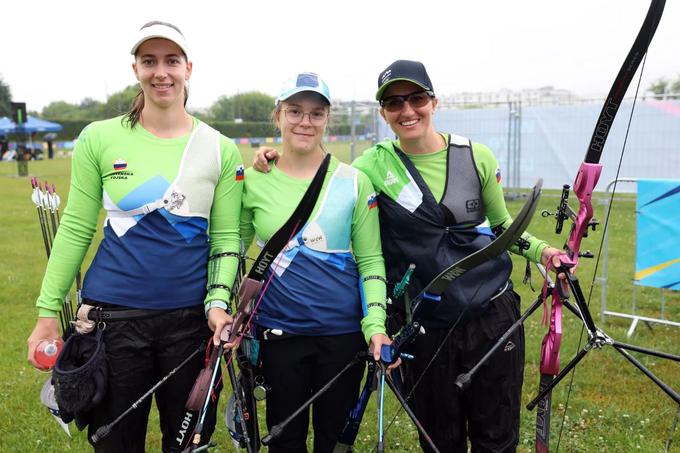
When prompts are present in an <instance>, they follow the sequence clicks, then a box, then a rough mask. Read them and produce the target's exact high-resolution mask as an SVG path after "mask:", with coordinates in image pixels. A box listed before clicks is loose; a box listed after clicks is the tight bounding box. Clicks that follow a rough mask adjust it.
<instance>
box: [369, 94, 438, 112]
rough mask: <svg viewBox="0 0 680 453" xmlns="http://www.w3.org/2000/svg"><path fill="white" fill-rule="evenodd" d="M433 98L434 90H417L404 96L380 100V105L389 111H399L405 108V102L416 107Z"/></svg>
mask: <svg viewBox="0 0 680 453" xmlns="http://www.w3.org/2000/svg"><path fill="white" fill-rule="evenodd" d="M431 98H434V93H433V92H432V91H416V92H414V93H409V94H405V95H403V96H388V97H386V98H383V99H381V100H380V106H381V107H382V108H384V109H385V110H387V111H388V112H398V111H400V110H401V109H403V108H404V104H405V103H406V102H408V104H409V105H410V106H411V107H412V108H414V109H417V108H420V107H423V106H424V105H425V104H427V103H428V102H429V101H430V99H431Z"/></svg>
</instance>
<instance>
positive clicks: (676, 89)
mask: <svg viewBox="0 0 680 453" xmlns="http://www.w3.org/2000/svg"><path fill="white" fill-rule="evenodd" d="M671 93H673V94H672V95H671V96H670V98H671V99H680V74H679V75H678V78H677V79H675V81H674V82H673V84H672V85H671Z"/></svg>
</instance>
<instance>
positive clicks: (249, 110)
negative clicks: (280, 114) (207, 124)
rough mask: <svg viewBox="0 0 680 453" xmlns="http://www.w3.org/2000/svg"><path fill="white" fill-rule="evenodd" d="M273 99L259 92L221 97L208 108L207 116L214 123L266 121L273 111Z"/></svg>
mask: <svg viewBox="0 0 680 453" xmlns="http://www.w3.org/2000/svg"><path fill="white" fill-rule="evenodd" d="M274 100H275V99H274V97H272V96H270V95H268V94H265V93H261V92H259V91H249V92H247V93H240V94H236V95H234V96H231V97H228V96H222V97H220V98H219V99H218V100H217V101H215V103H214V104H213V105H212V106H210V109H209V110H208V114H209V116H210V117H211V118H212V119H213V120H216V121H232V120H234V119H236V118H240V119H242V120H243V121H268V120H269V117H270V115H271V111H272V110H273V109H274Z"/></svg>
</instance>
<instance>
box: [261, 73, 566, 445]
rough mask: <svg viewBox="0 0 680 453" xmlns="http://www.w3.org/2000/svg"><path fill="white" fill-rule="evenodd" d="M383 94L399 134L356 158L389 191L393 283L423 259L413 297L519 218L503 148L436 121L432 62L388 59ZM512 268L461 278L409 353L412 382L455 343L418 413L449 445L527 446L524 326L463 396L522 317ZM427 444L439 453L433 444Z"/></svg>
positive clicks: (531, 242) (386, 214)
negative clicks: (505, 181) (508, 196)
mask: <svg viewBox="0 0 680 453" xmlns="http://www.w3.org/2000/svg"><path fill="white" fill-rule="evenodd" d="M376 99H377V100H378V101H379V102H380V107H381V108H380V114H381V116H382V117H383V118H384V119H385V121H386V122H387V124H388V125H389V126H390V128H391V129H392V131H394V133H395V135H396V136H397V140H387V141H384V142H381V143H378V144H376V145H375V146H373V147H372V148H370V149H368V150H367V151H365V152H364V153H363V155H362V156H361V157H359V158H357V159H356V160H355V161H354V163H353V164H352V165H353V166H354V167H356V168H359V169H360V170H362V171H363V172H364V173H366V174H367V175H368V177H369V178H370V179H371V182H372V183H373V186H374V187H375V189H376V192H378V204H379V206H380V231H381V239H382V248H383V254H384V256H385V263H386V267H387V275H388V281H390V282H398V281H399V280H400V279H401V277H402V275H403V274H404V272H405V271H406V269H407V268H408V266H409V264H410V263H414V264H415V265H416V268H415V272H414V273H413V276H412V278H411V284H410V285H409V288H408V292H409V294H410V295H411V296H412V297H413V296H415V295H416V294H418V293H419V292H420V290H421V289H422V288H423V287H424V285H426V284H427V283H428V282H429V281H431V280H432V279H433V278H434V277H435V276H436V275H437V274H438V273H439V272H440V271H441V270H442V269H444V268H446V267H448V266H450V265H451V264H452V263H454V262H456V261H457V260H458V259H460V258H462V257H464V256H466V255H469V254H470V253H472V252H473V251H474V250H476V249H477V248H479V247H481V246H483V245H484V244H486V243H488V242H489V241H491V240H492V237H493V231H499V228H505V227H507V226H508V225H509V224H510V223H511V222H512V219H511V217H510V214H509V213H508V211H507V208H506V206H505V201H504V198H503V189H502V185H501V174H500V169H499V166H498V162H497V160H496V158H495V156H494V155H493V153H492V152H491V150H490V149H489V148H487V147H486V146H484V145H482V144H479V143H472V142H471V141H470V140H469V139H466V138H463V137H459V136H456V135H453V134H445V133H440V132H437V130H436V129H435V128H434V123H433V116H434V113H435V111H436V108H437V103H438V100H437V98H436V96H435V94H434V88H433V85H432V82H431V81H430V78H429V76H428V74H427V71H426V69H425V66H424V65H423V64H422V63H420V62H416V61H408V60H397V61H395V62H394V63H392V64H391V65H390V66H388V67H387V68H386V69H385V70H384V71H382V72H381V73H380V75H379V77H378V91H377V93H376ZM273 157H275V155H274V153H273V152H272V151H271V150H267V151H266V153H265V152H261V153H259V154H258V155H257V156H256V162H255V165H256V166H257V167H258V168H260V169H264V168H266V159H267V158H273ZM480 201H481V202H480ZM523 239H524V240H525V242H524V244H525V247H523V249H522V250H519V248H518V247H517V246H515V247H514V249H513V250H512V251H513V252H514V253H521V254H522V255H523V256H525V257H526V258H528V259H529V260H532V261H534V262H539V261H540V262H542V263H544V264H545V263H546V262H547V260H548V259H550V257H551V256H552V255H555V254H558V253H559V250H557V249H554V248H552V247H549V246H548V245H547V244H546V243H545V242H543V241H541V240H538V239H537V238H534V237H532V236H531V235H529V234H528V233H525V234H524V235H523ZM511 271H512V263H511V261H510V258H509V256H507V254H503V255H501V256H500V257H498V258H496V259H493V260H490V261H488V262H487V263H485V264H484V265H482V266H480V268H477V269H475V270H473V271H470V272H468V273H467V274H465V275H464V276H463V277H461V278H459V279H457V280H456V283H455V284H454V285H451V287H449V289H447V291H446V292H445V293H444V294H443V295H442V300H441V302H440V304H439V306H438V308H436V309H435V310H434V311H432V312H431V313H429V314H428V315H427V316H426V317H425V318H424V319H421V322H422V324H423V325H424V327H425V335H419V336H418V337H417V338H416V340H415V341H414V343H413V344H412V345H411V347H410V348H409V350H407V352H411V353H413V354H414V355H415V360H413V361H410V362H408V363H406V364H405V370H406V380H407V384H408V387H412V386H413V385H414V384H415V382H416V381H417V380H418V379H419V378H420V377H421V375H423V370H424V369H425V368H426V367H427V365H428V363H429V362H430V360H431V359H432V357H433V356H434V355H435V353H436V351H437V350H438V348H439V347H440V345H442V342H443V347H442V349H441V350H440V351H439V352H438V353H437V356H436V359H435V362H434V363H433V364H432V365H431V366H430V367H429V369H428V370H427V372H426V373H425V374H424V375H423V376H422V381H421V382H420V383H419V384H418V385H417V387H416V388H415V391H414V396H413V398H412V400H413V406H414V407H413V408H414V410H415V413H416V415H417V416H418V418H419V419H420V421H421V422H422V423H423V425H424V427H425V430H426V431H427V432H428V434H429V435H430V436H431V437H432V440H433V441H434V443H435V444H436V445H437V447H438V448H439V449H440V451H455V452H466V451H467V440H468V438H469V440H470V442H471V444H472V450H473V451H479V452H486V451H489V452H506V451H507V452H509V451H514V450H515V449H516V446H517V443H518V440H519V412H520V397H521V389H522V380H523V371H524V334H523V331H522V330H521V329H519V330H518V331H516V333H515V334H514V335H513V336H512V337H511V338H510V339H509V340H508V343H507V344H506V346H505V348H504V351H503V352H502V353H499V354H497V356H496V357H495V359H494V360H493V361H489V362H488V363H487V365H485V366H484V367H483V369H482V370H480V373H481V374H478V375H476V377H475V380H474V381H473V383H472V385H471V386H470V387H469V389H468V390H466V391H465V392H463V393H461V392H460V391H458V390H457V388H456V387H455V386H454V381H455V380H456V377H457V376H458V375H459V374H460V373H462V372H465V371H467V370H469V369H470V368H471V367H472V366H474V365H475V364H476V362H477V361H478V360H479V358H481V356H482V355H483V354H484V353H486V351H488V350H489V349H490V348H491V346H493V344H495V342H496V340H497V339H498V338H499V337H500V336H501V335H502V334H503V333H504V332H505V330H506V329H507V328H508V327H510V325H512V324H513V323H514V321H515V320H517V319H518V318H519V316H520V312H519V310H520V300H519V296H518V295H517V294H516V293H515V292H514V291H513V290H512V283H511V282H510V280H509V277H510V274H511ZM395 305H399V304H395ZM401 305H402V307H403V303H402V304H401ZM456 323H457V325H456V327H455V329H454V330H453V333H452V334H451V335H450V336H448V338H447V337H446V335H447V333H448V332H449V330H450V328H451V326H452V325H454V324H456ZM421 446H422V448H423V449H424V450H425V451H429V447H428V445H427V444H426V443H425V442H422V440H421Z"/></svg>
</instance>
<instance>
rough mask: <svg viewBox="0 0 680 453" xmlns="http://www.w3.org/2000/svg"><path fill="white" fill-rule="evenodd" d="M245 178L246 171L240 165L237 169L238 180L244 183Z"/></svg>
mask: <svg viewBox="0 0 680 453" xmlns="http://www.w3.org/2000/svg"><path fill="white" fill-rule="evenodd" d="M244 177H245V170H244V169H243V165H239V166H238V167H236V180H237V181H243V178H244Z"/></svg>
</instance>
